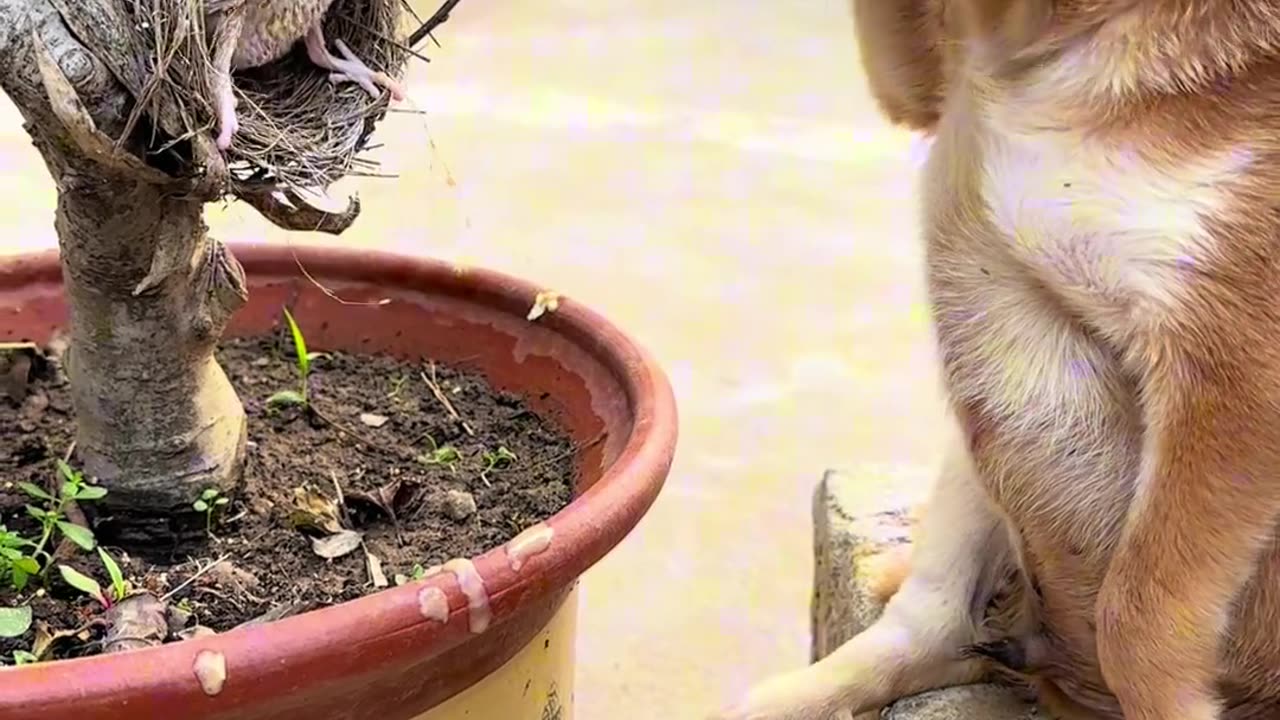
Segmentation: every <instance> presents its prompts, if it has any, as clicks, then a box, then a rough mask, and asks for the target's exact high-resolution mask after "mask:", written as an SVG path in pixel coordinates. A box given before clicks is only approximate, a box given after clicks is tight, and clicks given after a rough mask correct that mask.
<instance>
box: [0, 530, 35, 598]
mask: <svg viewBox="0 0 1280 720" xmlns="http://www.w3.org/2000/svg"><path fill="white" fill-rule="evenodd" d="M35 548H36V544H35V543H34V542H32V541H30V540H28V539H26V538H24V537H22V536H21V535H19V534H18V533H16V532H13V531H12V530H9V529H8V528H6V527H5V526H3V525H0V583H6V584H8V585H9V587H12V588H13V589H14V590H17V591H18V592H21V591H22V590H24V589H26V587H27V581H28V580H29V579H30V578H31V576H32V575H38V574H39V573H40V561H38V560H36V559H35V558H34V557H32V555H33V554H34V551H35Z"/></svg>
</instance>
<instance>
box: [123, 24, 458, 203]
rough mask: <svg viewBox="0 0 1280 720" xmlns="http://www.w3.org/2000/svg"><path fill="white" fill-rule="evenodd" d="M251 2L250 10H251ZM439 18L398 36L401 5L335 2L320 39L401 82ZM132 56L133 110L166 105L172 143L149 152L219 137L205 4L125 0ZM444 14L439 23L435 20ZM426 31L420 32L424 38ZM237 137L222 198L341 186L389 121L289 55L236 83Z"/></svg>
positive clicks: (382, 108)
mask: <svg viewBox="0 0 1280 720" xmlns="http://www.w3.org/2000/svg"><path fill="white" fill-rule="evenodd" d="M249 1H250V2H253V1H254V0H249ZM455 3H456V0H453V2H448V3H446V8H442V11H441V12H438V13H436V16H435V17H433V18H432V19H431V20H428V21H426V22H425V23H420V27H419V30H418V31H416V32H414V33H413V39H412V40H409V39H405V38H403V37H402V36H401V30H402V28H404V27H405V26H406V25H407V23H406V22H405V20H406V18H407V17H408V16H410V14H411V13H412V10H411V9H410V8H409V6H408V4H407V0H334V2H333V4H332V5H331V6H330V8H329V11H328V13H327V15H326V18H325V25H324V32H325V36H326V37H327V38H328V39H329V42H330V43H332V42H333V41H335V40H342V41H344V42H345V43H346V44H347V45H348V46H349V47H350V48H351V50H352V51H353V52H354V53H355V54H356V55H357V56H358V57H360V58H361V59H362V60H363V61H364V62H365V63H366V64H368V65H369V66H370V67H371V68H373V69H374V70H379V71H382V72H385V73H387V74H388V75H390V76H392V77H401V76H402V75H403V71H404V69H405V66H406V65H407V63H408V61H409V59H410V58H411V57H413V56H415V55H416V53H414V52H413V51H412V50H411V49H410V45H411V44H412V43H413V42H416V41H417V40H420V39H421V37H423V36H425V35H426V34H427V32H429V28H428V27H427V25H428V24H429V23H431V22H433V21H434V22H435V24H439V22H443V20H444V19H445V18H447V11H448V8H449V7H452V5H453V4H455ZM127 4H129V5H131V9H132V12H133V15H134V27H135V32H136V33H137V37H136V38H135V41H136V42H137V43H138V46H139V47H140V48H142V49H144V50H145V51H146V55H147V57H148V58H149V64H150V66H149V67H148V68H147V70H148V74H149V75H150V77H151V80H152V82H151V83H150V86H149V87H148V90H147V92H146V93H145V96H144V97H143V98H142V102H141V103H140V104H139V106H140V108H141V109H142V110H143V111H144V112H147V113H148V114H153V115H154V114H155V111H157V110H159V108H151V107H148V106H149V105H151V104H155V103H156V102H159V100H158V99H159V98H164V101H163V102H164V103H165V107H164V108H163V110H164V115H165V117H168V118H170V119H171V120H172V119H173V118H175V117H176V118H177V121H176V122H170V123H169V125H171V126H172V125H178V127H177V128H176V130H175V129H173V128H172V127H171V128H165V129H166V130H167V131H168V132H166V133H165V134H166V135H170V136H173V137H170V138H168V140H167V141H166V142H164V143H162V144H160V145H159V146H158V147H155V148H154V150H153V151H154V152H155V153H156V154H159V155H163V154H166V153H179V154H180V153H181V150H180V148H181V147H182V146H183V143H184V142H186V141H190V140H192V139H193V138H194V137H196V136H197V135H201V136H205V137H209V136H210V135H211V134H213V133H216V132H217V127H216V124H217V123H216V118H217V112H216V109H215V104H214V97H215V96H214V92H213V88H212V80H213V78H212V74H211V72H210V68H211V67H212V64H211V57H212V52H213V47H212V38H211V37H210V36H209V30H208V28H207V27H206V11H205V1H204V0H128V3H127ZM442 13H443V17H442V16H441V15H442ZM424 29H425V31H424ZM234 84H235V90H236V95H237V97H238V98H239V107H238V110H237V112H238V115H239V120H240V129H239V132H238V133H236V135H235V138H234V141H233V143H232V146H231V148H230V149H229V150H228V151H227V152H226V153H225V160H226V166H227V167H226V169H227V172H228V176H229V177H228V185H229V187H228V190H229V191H230V192H231V193H232V194H234V195H237V196H240V197H244V198H248V197H249V196H251V195H256V194H260V193H262V192H263V191H264V190H271V189H290V190H297V189H304V190H311V189H323V188H326V187H328V186H329V185H330V184H332V183H334V182H335V181H337V180H339V179H340V178H342V177H345V176H347V175H351V174H353V173H360V172H367V171H368V170H370V169H371V168H372V165H373V163H372V162H370V161H369V160H367V159H362V158H361V153H362V152H363V151H364V150H365V149H366V147H367V145H368V143H369V138H370V135H371V134H372V132H373V130H374V126H375V124H376V123H377V122H378V121H379V120H381V119H382V118H383V117H384V116H385V115H386V113H387V110H388V103H389V99H388V96H387V94H385V93H384V94H383V95H382V96H381V97H379V98H376V99H375V98H374V97H372V96H371V95H370V94H369V93H367V92H366V91H365V90H363V89H362V88H361V87H360V86H359V85H356V84H354V83H346V84H342V85H335V84H333V83H331V82H330V81H329V76H328V73H327V72H326V71H324V70H322V69H321V68H319V67H317V66H315V65H314V64H312V63H311V62H310V61H309V60H308V58H307V56H306V52H305V50H302V49H300V48H299V47H295V48H294V50H293V51H292V52H290V53H289V54H288V55H286V56H285V57H283V58H281V59H280V60H277V61H275V62H273V63H270V64H268V65H265V66H263V67H260V68H254V69H251V70H247V71H244V72H238V73H236V74H235V77H234Z"/></svg>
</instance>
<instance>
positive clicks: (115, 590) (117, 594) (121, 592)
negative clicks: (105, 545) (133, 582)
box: [98, 545, 132, 602]
mask: <svg viewBox="0 0 1280 720" xmlns="http://www.w3.org/2000/svg"><path fill="white" fill-rule="evenodd" d="M98 557H99V558H101V559H102V566H103V567H104V568H106V569H107V575H108V576H109V577H110V578H111V594H112V596H113V597H114V598H115V601H116V602H120V601H121V600H123V599H125V598H126V597H128V596H129V591H130V590H132V588H130V587H129V582H128V581H127V580H125V579H124V573H122V572H120V566H119V565H117V564H116V561H115V560H114V559H112V557H111V556H110V555H108V554H107V551H106V550H103V549H102V546H101V545H99V546H98Z"/></svg>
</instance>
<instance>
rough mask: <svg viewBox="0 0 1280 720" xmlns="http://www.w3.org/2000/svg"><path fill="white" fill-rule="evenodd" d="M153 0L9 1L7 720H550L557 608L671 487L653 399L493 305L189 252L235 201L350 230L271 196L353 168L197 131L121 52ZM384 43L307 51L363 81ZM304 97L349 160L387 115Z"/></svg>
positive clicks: (663, 412) (516, 307) (559, 692)
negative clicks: (37, 243) (52, 217)
mask: <svg viewBox="0 0 1280 720" xmlns="http://www.w3.org/2000/svg"><path fill="white" fill-rule="evenodd" d="M363 1H364V0H339V2H337V3H335V6H334V7H335V9H339V10H341V9H342V8H343V7H345V8H346V9H347V10H349V11H353V12H354V11H355V10H357V9H358V8H360V7H366V8H367V7H371V6H372V3H371V4H370V5H365V6H362V5H361V4H360V3H361V2H363ZM165 2H168V3H174V5H171V6H170V7H176V6H177V4H181V5H184V6H185V5H187V3H186V2H185V0H95V1H93V2H90V1H88V0H86V1H85V2H82V3H67V2H63V1H62V0H0V58H2V59H4V60H5V62H4V63H3V64H0V68H2V69H0V86H2V87H3V88H4V90H5V91H6V93H7V94H8V95H9V97H10V98H11V99H13V101H14V102H15V104H17V105H18V107H19V109H20V110H21V111H22V113H23V115H24V117H25V118H26V119H27V121H28V122H27V129H28V131H29V132H30V134H31V135H32V137H33V140H34V141H35V143H36V146H37V148H38V149H39V150H40V151H41V153H42V155H43V156H44V158H45V160H46V162H47V164H48V166H49V168H50V172H51V173H52V174H53V176H54V179H55V181H56V184H57V187H58V191H59V203H58V212H57V219H56V223H57V229H58V234H59V240H60V252H58V253H48V254H38V255H30V256H22V257H18V258H14V259H11V260H7V261H5V262H3V263H0V317H2V318H3V322H2V323H0V369H3V370H4V377H5V380H4V382H2V383H0V415H4V416H5V417H6V418H7V419H8V420H12V422H6V423H5V424H4V428H5V429H4V430H0V463H5V462H7V463H8V465H4V464H0V467H5V468H6V475H11V476H12V477H8V476H6V477H4V478H0V482H3V481H8V482H7V484H3V485H0V524H5V526H6V527H5V528H3V529H0V650H4V649H8V650H10V651H11V652H6V653H3V654H0V659H2V660H3V662H4V663H5V664H6V665H8V664H14V665H16V666H15V667H5V668H3V669H0V719H8V718H30V717H42V718H54V719H56V718H64V717H66V718H69V717H71V715H72V713H74V714H76V715H77V716H80V717H88V718H94V719H97V718H103V719H105V718H125V717H129V718H136V717H155V718H168V717H174V718H177V717H181V718H193V719H196V718H210V719H212V718H228V719H229V718H236V719H237V720H266V719H268V718H272V719H281V720H283V719H284V718H300V717H306V718H313V719H316V720H320V719H325V718H333V719H335V720H336V719H337V718H388V719H393V720H394V719H395V718H406V719H407V718H419V717H420V718H424V719H426V718H431V719H433V720H446V719H447V718H454V717H493V718H504V719H506V718H511V720H524V719H525V718H530V719H534V718H558V717H568V716H569V713H570V712H571V698H572V688H571V670H572V618H573V613H574V609H575V605H574V603H573V600H574V586H575V583H576V580H577V578H578V577H579V576H580V575H581V574H582V573H583V572H584V571H585V570H586V569H587V568H588V567H590V566H591V565H592V564H593V563H594V562H596V561H597V560H598V559H599V558H600V557H602V556H603V555H604V554H605V553H607V552H608V551H609V549H610V548H612V547H613V546H614V545H615V544H616V543H617V542H619V541H620V540H621V539H622V538H623V537H624V536H625V535H626V534H627V532H628V531H629V530H630V529H631V528H632V527H633V526H634V525H635V523H636V522H638V520H639V518H640V517H641V516H642V515H643V513H644V512H645V511H646V510H647V508H648V507H649V505H650V504H651V503H652V502H653V500H654V499H655V497H656V494H657V492H658V490H659V488H660V486H661V484H662V481H663V479H664V478H665V476H666V472H667V470H668V468H669V466H670V462H671V458H672V454H673V451H674V442H675V434H676V418H675V410H674V403H673V400H672V397H671V392H670V389H669V387H668V385H667V383H666V380H665V378H664V377H663V375H662V373H661V371H660V370H659V369H658V368H657V367H656V366H655V364H654V363H653V361H652V359H651V358H650V357H649V356H648V355H647V354H646V353H645V352H644V351H643V350H642V349H640V348H639V347H637V346H636V344H635V343H633V342H632V341H631V340H629V339H628V338H627V337H626V336H625V335H623V334H622V333H621V332H619V331H618V330H617V329H616V328H614V327H613V326H612V325H610V324H609V323H608V322H607V321H606V320H604V319H603V318H601V317H599V316H597V315H595V314H594V313H592V312H591V311H590V310H587V309H586V308H583V307H581V306H579V305H576V304H575V303H572V302H570V301H567V300H563V299H561V298H559V296H558V295H556V294H554V293H551V292H548V291H546V290H545V289H543V288H538V287H536V286H533V285H531V284H529V283H526V282H523V281H519V280H516V279H514V278H510V277H507V276H503V275H499V274H496V273H491V272H486V271H480V270H471V269H468V270H462V269H458V268H454V267H452V266H448V265H445V264H442V263H436V262H430V261H426V260H416V259H411V258H404V257H396V256H390V255H382V254H376V253H367V252H360V253H355V252H343V251H336V250H320V249H293V250H291V249H288V248H278V247H239V246H235V247H229V246H226V245H223V244H221V243H219V242H217V241H215V240H213V239H212V238H209V237H207V236H206V235H205V231H204V227H203V224H202V223H201V221H200V215H201V210H202V205H203V204H204V202H206V201H209V200H212V199H216V198H219V197H222V196H223V195H224V194H226V193H227V192H230V193H231V194H234V195H235V196H237V197H239V198H240V199H242V200H245V201H247V202H250V203H251V204H253V205H254V207H256V208H258V209H259V210H260V211H261V212H262V213H263V215H264V216H266V217H267V218H268V219H270V220H272V221H273V222H276V223H278V224H282V225H285V226H288V227H293V228H302V227H309V228H320V229H322V230H327V231H330V232H339V231H341V230H343V229H345V228H346V227H347V226H349V225H350V224H351V221H352V220H354V217H355V214H356V212H357V211H358V206H357V205H354V204H353V206H352V207H351V208H349V209H348V211H347V212H345V213H339V214H336V215H332V214H326V213H324V212H322V211H320V210H318V209H316V208H313V207H309V206H308V205H307V204H306V203H305V202H304V201H303V199H302V196H301V195H300V194H299V192H298V191H297V189H296V185H295V184H294V183H293V182H291V181H295V180H297V179H298V174H299V173H304V172H314V171H315V168H318V167H319V168H329V170H328V171H326V172H329V171H332V169H333V168H335V167H341V166H342V162H339V161H340V160H341V158H340V157H338V156H336V155H334V154H333V151H332V148H329V149H327V150H326V149H325V148H321V149H320V150H316V149H315V148H314V147H313V148H311V150H313V151H315V154H313V155H310V156H309V157H310V158H311V159H312V160H314V162H312V163H311V164H310V165H309V166H308V167H307V168H303V169H302V170H299V169H297V167H292V169H290V168H288V167H283V166H282V165H281V163H282V162H284V161H283V160H282V158H281V157H279V156H273V155H270V153H272V152H277V151H276V150H275V149H274V148H275V147H276V144H272V143H269V142H263V143H262V144H261V145H254V143H255V142H261V141H262V140H263V130H262V128H263V127H265V125H264V124H260V125H259V126H258V129H257V130H255V129H254V126H253V124H252V123H253V122H254V118H253V117H248V118H245V119H244V120H242V126H241V130H242V132H245V133H246V138H247V139H246V141H245V142H246V144H245V146H244V148H245V149H243V150H242V151H240V154H237V151H236V150H235V146H234V145H233V149H232V151H231V152H230V153H227V154H224V153H223V152H221V151H219V150H218V148H216V147H215V145H214V139H213V132H212V129H211V127H210V126H209V124H208V123H205V124H204V125H200V127H199V128H198V129H192V128H190V127H187V125H189V124H192V121H191V120H190V119H191V118H196V119H199V118H201V117H204V118H208V117H209V114H210V110H209V108H208V107H204V108H203V110H202V109H201V108H200V107H199V106H198V104H197V105H183V102H184V100H185V101H190V100H191V97H194V96H186V97H185V98H184V97H183V96H181V93H178V92H177V91H175V90H173V89H172V87H170V88H169V89H166V88H165V87H162V86H159V85H157V84H156V83H154V82H153V80H154V79H155V77H156V76H157V75H158V74H159V73H160V69H159V68H158V65H156V64H155V63H154V62H150V63H138V62H135V61H137V60H138V58H140V57H141V58H152V60H153V61H154V59H155V58H156V57H159V55H157V54H156V53H157V51H158V49H161V45H162V44H161V43H159V42H156V43H153V44H148V43H147V42H141V43H139V42H138V37H137V34H136V33H137V32H139V30H138V29H139V28H143V29H144V30H146V31H147V32H149V33H153V34H152V35H150V37H152V38H158V37H162V36H163V37H168V38H172V37H173V35H172V33H170V34H168V35H165V34H163V33H161V31H160V30H157V29H156V27H157V26H159V25H162V24H163V23H168V22H172V20H173V16H172V15H164V16H162V15H159V14H152V15H148V16H147V17H148V18H150V20H149V21H148V22H146V23H138V22H135V21H136V20H137V18H138V15H137V13H138V12H139V8H144V9H145V8H151V10H154V9H155V8H156V6H157V4H160V3H165ZM148 3H150V4H148ZM388 3H389V4H388V5H384V6H382V7H383V9H385V8H386V7H390V6H396V7H398V3H399V0H394V2H392V1H391V0H388ZM451 5H452V4H450V5H447V6H446V7H445V8H444V9H443V16H447V10H448V9H449V7H451ZM333 12H334V11H333V10H331V14H332V13H333ZM441 17H442V15H441V14H437V17H436V18H435V22H436V24H438V22H439V20H440V19H441ZM197 19H198V18H197ZM373 20H376V21H378V22H384V23H392V24H391V25H388V26H387V27H395V26H394V22H395V19H394V17H393V15H391V14H389V13H380V14H377V15H376V17H374V18H373ZM373 20H370V18H368V17H363V18H360V17H357V18H354V19H353V18H352V17H351V16H350V15H346V16H343V15H340V14H339V15H331V17H330V18H329V20H328V21H326V25H325V28H326V30H328V31H331V35H335V36H337V37H339V38H341V37H343V31H344V29H345V30H346V31H349V33H350V34H349V35H347V36H346V37H347V38H348V40H349V42H348V45H350V47H349V48H348V50H353V51H354V53H353V54H355V55H364V56H366V58H365V59H366V60H367V59H368V55H369V52H368V51H369V50H370V48H369V47H368V46H359V45H358V44H357V42H358V41H357V38H358V37H359V32H358V31H357V30H356V29H353V28H358V27H359V26H364V27H366V28H367V27H368V25H369V23H370V22H372V21H373ZM344 22H346V23H347V24H346V25H344V24H343V23H344ZM428 24H429V23H428ZM144 26H145V27H144ZM423 27H424V28H426V27H427V24H424V26H423ZM169 29H172V27H170V28H169ZM427 31H429V28H428V30H427ZM419 32H422V31H421V30H420V31H419ZM423 34H425V33H423ZM215 36H216V33H215ZM192 37H194V35H193V36H192ZM409 44H412V43H409ZM401 45H402V44H400V43H396V44H394V45H392V46H387V45H383V46H381V48H382V51H383V52H384V53H389V55H384V56H382V57H383V60H384V63H383V65H384V67H387V68H388V70H396V71H398V70H399V68H398V67H394V62H393V61H394V60H395V57H393V56H396V54H397V52H398V51H397V50H396V48H398V47H401ZM388 47H390V49H388ZM374 49H376V48H374ZM130 53H132V55H131V54H130ZM300 55H301V57H299V56H300ZM165 57H169V56H165ZM173 57H177V56H176V55H175V56H173ZM302 58H305V55H304V54H302V53H295V54H294V55H293V56H291V57H290V58H288V59H286V60H284V61H282V62H284V63H298V62H301V61H302ZM190 60H191V58H188V61H190ZM175 63H178V61H177V60H175ZM178 64H181V63H178ZM198 65H199V63H196V62H192V63H191V67H196V66H198ZM294 70H296V67H293V66H288V67H285V68H282V69H277V71H276V74H275V75H272V74H271V73H267V74H266V75H262V76H259V77H257V78H254V77H249V78H248V80H247V81H246V82H251V83H258V84H257V85H254V86H253V87H252V88H251V92H261V93H262V94H261V96H252V95H245V94H243V93H242V103H241V104H242V106H244V105H245V104H248V103H245V102H243V100H244V98H245V97H249V98H251V99H252V98H253V97H258V100H261V102H256V101H255V102H254V103H252V105H253V107H255V108H261V107H263V106H264V105H266V104H267V102H268V100H270V99H271V98H276V97H278V96H279V95H280V93H282V92H285V90H282V88H281V87H280V86H279V85H272V84H271V83H279V82H280V75H279V73H282V72H293V71H294ZM299 72H300V71H299ZM306 82H309V83H311V84H310V85H308V86H307V87H309V88H310V90H308V91H307V93H310V94H307V93H302V92H301V91H298V92H299V93H301V95H300V96H305V97H304V98H303V100H302V101H301V102H302V103H303V104H304V105H307V106H308V107H309V108H310V109H311V110H312V111H314V112H316V113H319V114H321V115H324V114H325V113H332V106H331V104H330V105H326V106H325V107H323V108H320V107H317V103H316V102H315V98H316V97H318V96H320V95H323V93H324V92H325V91H326V90H328V91H329V92H332V93H335V94H334V95H332V96H326V97H330V99H331V100H333V98H338V99H339V100H340V101H341V102H342V103H346V105H345V106H344V107H346V109H347V110H349V111H350V112H348V113H347V114H346V115H344V117H348V118H351V119H352V120H351V122H353V123H355V124H357V125H361V127H355V128H354V129H352V128H347V129H345V130H342V132H346V133H349V134H347V135H345V137H346V138H347V139H348V140H351V139H352V138H354V139H355V140H354V141H353V142H351V143H348V147H349V148H358V147H360V146H361V144H362V143H363V142H364V140H365V139H366V138H367V134H368V127H367V126H368V125H371V124H372V122H373V121H374V120H376V118H377V117H380V113H381V112H383V111H385V107H386V99H385V98H384V97H379V98H372V97H369V96H366V95H361V94H360V91H361V88H351V90H352V91H353V92H352V91H345V92H343V93H337V91H336V90H333V89H332V88H330V87H329V86H328V85H327V83H325V82H324V80H323V77H321V79H320V80H319V81H316V80H314V78H310V79H308V80H307V81H306ZM290 87H291V88H293V89H294V90H296V87H294V86H290ZM285 94H288V93H287V92H285ZM333 101H334V102H337V100H333ZM192 108H195V109H194V110H193V109H192ZM353 108H354V110H353ZM268 110H270V108H269V107H268ZM293 110H294V111H296V110H298V107H297V106H295V107H294V108H293ZM325 116H326V117H328V115H325ZM259 119H261V118H259ZM268 119H269V118H268ZM195 124H199V123H195ZM246 125H247V126H248V129H247V130H246ZM182 128H186V129H187V130H188V131H189V132H186V133H183V132H179V131H180V130H181V129H182ZM334 132H338V131H334ZM338 134H342V133H341V132H339V133H338ZM326 152H327V153H329V154H327V155H326V154H324V153H326ZM349 161H350V158H349V157H348V158H346V162H348V165H347V166H349ZM266 166H270V167H271V168H273V169H274V170H275V171H276V175H275V176H270V174H269V173H268V176H267V177H266V179H265V180H264V175H263V174H262V173H261V170H262V169H263V167H266ZM246 168H247V169H246ZM282 168H283V169H282ZM291 173H292V174H291ZM311 179H312V180H317V181H320V182H319V184H321V185H323V184H324V182H323V181H325V180H331V179H333V178H328V177H312V178H311ZM224 333H225V335H226V340H225V341H224V342H221V343H220V340H221V339H222V338H223V336H224ZM60 345H65V346H66V350H65V353H63V352H60V351H59V346H60ZM437 373H438V374H437ZM464 400H465V401H466V403H465V404H464V403H463V401H464ZM460 405H461V406H462V407H461V409H459V406H460ZM5 413H8V415H5ZM464 413H467V414H464ZM424 417H427V418H428V420H424V419H423V418H424ZM59 433H63V434H62V435H60V434H59ZM493 433H498V434H497V435H496V436H495V435H494V434H493ZM503 433H505V434H503ZM15 438H17V439H16V440H15ZM495 438H496V439H497V440H498V441H501V440H502V439H503V438H510V439H511V440H512V443H511V444H512V445H515V443H516V442H517V441H519V442H523V443H524V444H523V445H519V446H516V447H508V446H507V445H506V444H502V443H501V442H495ZM62 440H65V441H66V444H65V447H64V446H63V444H62V443H61V442H60V441H62ZM6 445H7V446H6ZM6 450H7V451H8V453H7V455H6V454H5V451H6ZM539 453H542V455H541V456H538V454H539ZM6 458H7V459H6ZM521 483H523V484H521ZM558 488H563V489H564V492H563V493H561V490H559V489H558ZM557 493H561V494H557ZM513 498H514V499H516V500H518V501H519V502H514V501H513ZM521 503H523V504H521ZM540 508H541V509H554V512H550V513H547V514H548V515H549V516H539V509H540ZM441 518H444V519H441ZM433 523H435V524H433ZM90 548H91V550H90ZM455 550H456V552H453V551H455ZM413 553H418V554H419V556H420V557H421V558H422V559H423V560H422V562H421V563H417V564H415V565H413V566H409V565H408V564H407V563H408V558H411V557H413ZM184 556H185V557H184ZM156 568H165V569H166V570H165V571H164V572H159V571H157V570H156ZM23 608H26V609H25V610H24V609H23ZM51 608H52V609H51ZM237 608H238V609H237ZM264 609H265V610H266V611H265V612H259V611H262V610H264ZM219 612H221V613H224V614H225V616H220V615H217V613H219ZM42 613H43V615H42ZM58 613H62V614H58ZM237 613H239V614H238V615H237ZM233 615H236V617H232V616H233ZM245 615H248V616H250V617H247V618H246V617H244V616H245ZM24 618H25V620H26V624H27V626H26V627H24V628H21V630H22V632H21V633H18V632H16V630H17V629H19V628H18V626H20V625H22V623H23V621H24ZM5 642H7V643H8V645H5V644H4V643H5Z"/></svg>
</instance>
